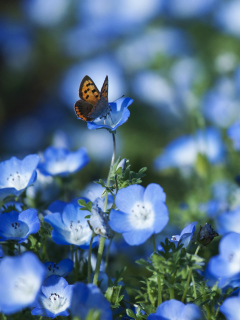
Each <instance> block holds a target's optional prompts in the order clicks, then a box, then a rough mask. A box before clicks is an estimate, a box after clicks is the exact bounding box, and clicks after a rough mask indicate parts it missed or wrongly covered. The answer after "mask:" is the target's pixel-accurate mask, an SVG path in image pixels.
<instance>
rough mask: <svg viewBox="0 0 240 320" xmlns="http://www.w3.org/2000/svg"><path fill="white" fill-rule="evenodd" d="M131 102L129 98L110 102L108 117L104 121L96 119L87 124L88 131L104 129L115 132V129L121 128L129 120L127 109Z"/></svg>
mask: <svg viewBox="0 0 240 320" xmlns="http://www.w3.org/2000/svg"><path fill="white" fill-rule="evenodd" d="M132 102H133V99H131V98H121V99H118V100H117V101H116V102H110V103H109V106H110V107H111V112H110V115H108V116H107V118H106V119H104V118H102V119H100V118H97V119H95V120H94V121H91V122H88V123H87V125H88V129H101V128H105V129H108V130H110V131H115V130H116V129H117V127H119V126H121V125H122V124H123V123H125V122H126V121H127V119H128V118H129V116H130V111H129V110H128V107H129V106H130V104H131V103H132Z"/></svg>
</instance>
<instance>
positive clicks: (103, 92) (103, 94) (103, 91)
mask: <svg viewBox="0 0 240 320" xmlns="http://www.w3.org/2000/svg"><path fill="white" fill-rule="evenodd" d="M100 97H104V98H105V99H106V100H107V102H108V76H106V78H105V80H104V82H103V86H102V89H101V93H100Z"/></svg>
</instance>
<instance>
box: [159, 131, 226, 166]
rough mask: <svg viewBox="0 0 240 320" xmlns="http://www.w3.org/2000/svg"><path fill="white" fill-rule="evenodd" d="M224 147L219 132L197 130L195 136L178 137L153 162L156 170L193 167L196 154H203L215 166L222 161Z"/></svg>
mask: <svg viewBox="0 0 240 320" xmlns="http://www.w3.org/2000/svg"><path fill="white" fill-rule="evenodd" d="M224 150H225V148H224V146H223V143H222V139H221V135H220V132H219V131H218V130H217V129H214V128H207V129H206V130H205V131H202V130H198V131H197V132H196V134H195V135H188V136H182V137H179V138H177V139H175V140H173V141H172V142H170V143H169V144H168V145H167V147H166V148H165V150H164V151H163V153H162V154H161V155H160V156H159V157H157V159H155V161H154V166H155V168H156V169H158V170H164V169H167V168H181V167H189V166H193V165H194V164H195V163H196V161H197V156H198V154H199V153H200V154H204V155H206V157H207V158H208V160H209V162H210V163H212V164H216V163H218V162H221V161H222V160H223V159H224Z"/></svg>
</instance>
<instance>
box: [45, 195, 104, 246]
mask: <svg viewBox="0 0 240 320" xmlns="http://www.w3.org/2000/svg"><path fill="white" fill-rule="evenodd" d="M61 207H62V208H61ZM88 215H89V211H86V210H80V206H79V205H77V204H76V203H75V201H73V202H72V203H69V204H67V205H65V206H64V204H63V205H62V206H59V211H58V212H54V213H52V214H49V215H47V216H46V217H45V218H44V220H45V221H46V222H48V223H49V224H50V225H51V226H52V227H53V231H52V234H51V236H52V239H53V241H54V242H56V243H57V244H63V245H70V244H73V245H76V246H79V247H81V248H82V249H87V248H88V247H89V244H90V241H91V237H92V230H91V229H90V227H89V225H88V222H87V219H85V217H86V216H88ZM97 241H98V238H97V237H95V238H94V240H93V245H96V243H97Z"/></svg>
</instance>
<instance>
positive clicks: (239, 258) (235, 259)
mask: <svg viewBox="0 0 240 320" xmlns="http://www.w3.org/2000/svg"><path fill="white" fill-rule="evenodd" d="M227 259H228V262H229V264H230V269H231V270H232V272H233V273H235V272H236V273H237V272H239V266H240V251H237V252H236V251H235V252H232V253H230V254H229V255H228V257H227Z"/></svg>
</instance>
